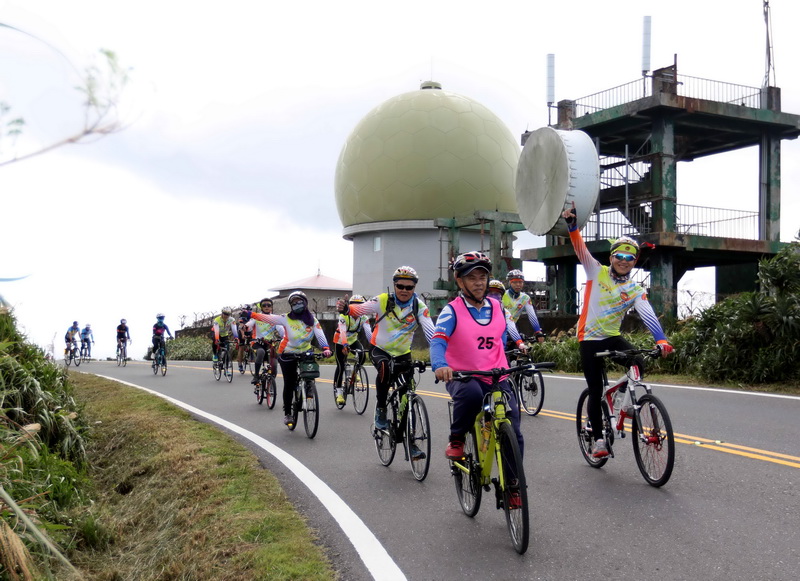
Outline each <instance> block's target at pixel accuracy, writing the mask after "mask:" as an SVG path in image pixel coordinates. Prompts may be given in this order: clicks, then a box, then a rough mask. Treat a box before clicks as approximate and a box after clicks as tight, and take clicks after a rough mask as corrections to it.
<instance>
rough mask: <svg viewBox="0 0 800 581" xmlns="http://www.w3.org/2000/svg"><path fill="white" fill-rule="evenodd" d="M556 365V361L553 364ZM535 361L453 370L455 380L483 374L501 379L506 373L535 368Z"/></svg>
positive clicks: (466, 379)
mask: <svg viewBox="0 0 800 581" xmlns="http://www.w3.org/2000/svg"><path fill="white" fill-rule="evenodd" d="M552 365H553V366H555V363H553V364H552ZM533 368H534V364H533V363H523V364H522V365H515V366H514V367H495V368H494V369H488V370H480V369H473V370H462V371H453V380H455V381H469V380H470V379H472V378H473V377H475V376H478V375H480V376H482V377H491V378H492V379H500V378H501V377H502V376H504V375H509V374H511V373H516V372H517V371H524V370H525V369H533Z"/></svg>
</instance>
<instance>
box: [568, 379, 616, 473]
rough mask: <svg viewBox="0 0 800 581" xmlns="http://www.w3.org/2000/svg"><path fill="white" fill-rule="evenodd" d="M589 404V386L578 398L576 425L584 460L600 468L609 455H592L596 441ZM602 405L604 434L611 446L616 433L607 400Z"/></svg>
mask: <svg viewBox="0 0 800 581" xmlns="http://www.w3.org/2000/svg"><path fill="white" fill-rule="evenodd" d="M588 406H589V390H588V388H587V389H584V390H583V392H582V393H581V395H580V397H579V398H578V412H577V414H576V415H575V426H576V427H577V430H578V443H579V444H580V447H581V454H583V458H584V460H586V461H587V462H588V463H589V466H591V467H592V468H600V467H601V466H603V465H604V464H605V463H606V462H608V456H606V457H604V458H594V457H593V456H592V442H594V437H593V436H592V429H591V427H590V425H589V407H588ZM601 407H602V409H603V435H604V437H605V438H606V444H607V445H609V446H610V445H611V444H612V443H613V440H614V435H613V433H612V432H611V426H610V425H609V420H608V405H607V404H606V403H605V402H601Z"/></svg>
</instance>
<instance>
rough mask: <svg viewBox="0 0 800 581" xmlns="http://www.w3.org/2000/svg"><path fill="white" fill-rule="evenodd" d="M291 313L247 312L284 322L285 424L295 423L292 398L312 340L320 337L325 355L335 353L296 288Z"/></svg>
mask: <svg viewBox="0 0 800 581" xmlns="http://www.w3.org/2000/svg"><path fill="white" fill-rule="evenodd" d="M287 300H288V303H289V308H290V309H291V312H289V313H287V314H286V315H268V314H265V313H252V312H250V313H245V314H246V315H247V316H248V317H252V318H253V319H256V320H257V321H262V322H264V323H271V324H273V325H282V326H283V328H284V331H285V335H284V337H283V340H282V341H281V346H280V348H279V349H278V351H279V352H280V356H279V357H278V363H280V366H281V373H282V374H283V413H284V417H283V423H284V425H286V426H291V425H292V421H294V418H292V401H293V399H294V391H295V389H297V381H298V372H297V367H298V356H299V355H300V354H302V353H305V352H307V351H309V350H310V349H311V341H312V339H314V338H316V340H317V344H318V345H319V347H320V349H322V354H323V355H324V356H325V357H330V356H331V350H330V348H329V347H328V341H327V339H325V333H323V332H322V327H321V326H320V324H319V321H318V320H317V318H316V317H315V316H314V313H312V312H311V311H310V310H309V308H308V297H306V294H305V293H304V292H302V291H294V292H292V293H291V294H289V296H288V297H287Z"/></svg>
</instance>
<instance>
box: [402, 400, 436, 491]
mask: <svg viewBox="0 0 800 581" xmlns="http://www.w3.org/2000/svg"><path fill="white" fill-rule="evenodd" d="M408 407H409V409H408V413H407V414H406V418H407V420H406V442H407V443H408V447H409V448H411V446H412V445H415V446H416V447H417V448H419V449H420V450H421V451H422V453H423V455H424V456H423V457H421V458H419V459H417V460H414V459H413V458H409V460H410V461H411V473H412V474H413V475H414V478H416V479H417V480H419V481H420V482H422V481H423V480H425V477H426V476H427V475H428V468H429V467H430V464H431V424H430V421H429V420H428V410H427V409H425V402H424V401H422V398H421V397H420V396H418V395H414V396H413V397H412V398H411V403H410V405H409V406H408Z"/></svg>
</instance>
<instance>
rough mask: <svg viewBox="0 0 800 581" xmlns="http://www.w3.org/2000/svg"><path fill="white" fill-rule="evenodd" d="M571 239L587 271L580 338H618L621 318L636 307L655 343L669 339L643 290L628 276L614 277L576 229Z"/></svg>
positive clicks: (579, 327)
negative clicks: (595, 256) (592, 253)
mask: <svg viewBox="0 0 800 581" xmlns="http://www.w3.org/2000/svg"><path fill="white" fill-rule="evenodd" d="M569 238H570V240H571V241H572V246H573V247H574V248H575V254H577V255H578V260H580V261H581V264H582V265H583V268H584V270H585V271H586V291H585V293H584V297H583V309H582V311H581V315H580V317H579V319H578V340H579V341H599V340H600V339H606V338H608V337H618V336H619V335H620V326H621V325H622V318H623V317H624V316H625V313H626V312H628V309H630V308H631V307H635V308H636V312H637V313H639V317H640V318H641V319H642V322H643V323H644V324H645V326H646V327H647V328H648V329H649V330H650V332H651V333H652V334H653V337H654V338H655V340H656V342H666V340H667V338H666V336H665V335H664V331H662V330H661V325H660V324H659V322H658V318H657V317H656V314H655V312H654V311H653V307H652V306H650V303H649V302H648V300H647V293H645V291H644V289H643V288H642V287H641V286H639V285H638V284H637V283H635V282H633V281H632V280H630V278H629V277H628V278H626V279H625V280H616V279H615V278H614V277H612V276H611V273H610V270H611V267H609V266H603V265H602V264H600V263H599V262H598V261H597V260H595V258H594V257H593V256H592V255H591V253H590V252H589V249H588V248H587V247H586V244H585V243H584V241H583V237H582V236H581V233H580V231H579V230H578V229H577V228H575V229H574V230H572V229H570V233H569Z"/></svg>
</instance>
